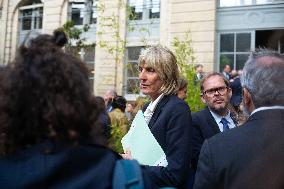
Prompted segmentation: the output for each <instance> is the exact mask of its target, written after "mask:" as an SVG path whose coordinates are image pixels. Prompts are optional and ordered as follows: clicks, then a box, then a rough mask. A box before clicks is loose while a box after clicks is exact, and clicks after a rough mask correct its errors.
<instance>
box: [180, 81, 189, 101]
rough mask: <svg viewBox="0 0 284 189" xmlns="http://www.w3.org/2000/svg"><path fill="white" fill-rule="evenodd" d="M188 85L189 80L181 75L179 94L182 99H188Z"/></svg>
mask: <svg viewBox="0 0 284 189" xmlns="http://www.w3.org/2000/svg"><path fill="white" fill-rule="evenodd" d="M187 85H188V81H187V80H186V79H185V78H183V77H181V78H180V79H179V89H178V94H177V96H178V97H179V98H180V99H182V100H185V99H186V93H187Z"/></svg>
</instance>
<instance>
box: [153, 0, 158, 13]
mask: <svg viewBox="0 0 284 189" xmlns="http://www.w3.org/2000/svg"><path fill="white" fill-rule="evenodd" d="M152 2H153V6H152V13H158V12H160V0H153V1H152Z"/></svg>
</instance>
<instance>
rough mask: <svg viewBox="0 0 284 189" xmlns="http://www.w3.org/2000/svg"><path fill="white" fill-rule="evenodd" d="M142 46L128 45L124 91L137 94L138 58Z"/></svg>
mask: <svg viewBox="0 0 284 189" xmlns="http://www.w3.org/2000/svg"><path fill="white" fill-rule="evenodd" d="M142 49H143V47H128V48H127V56H126V57H127V62H126V69H125V70H126V71H125V78H126V79H125V80H126V85H125V93H126V94H139V91H140V90H139V78H138V75H139V72H138V58H139V55H140V52H141V50H142Z"/></svg>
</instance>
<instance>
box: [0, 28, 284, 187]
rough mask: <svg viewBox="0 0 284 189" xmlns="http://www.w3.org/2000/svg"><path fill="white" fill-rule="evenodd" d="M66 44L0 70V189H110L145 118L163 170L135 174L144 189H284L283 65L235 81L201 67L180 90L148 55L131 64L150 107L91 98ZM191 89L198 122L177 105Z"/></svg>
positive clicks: (38, 44)
mask: <svg viewBox="0 0 284 189" xmlns="http://www.w3.org/2000/svg"><path fill="white" fill-rule="evenodd" d="M67 40H68V39H67V36H66V34H65V33H64V32H62V31H60V30H56V31H55V32H54V33H53V35H48V34H42V35H39V36H37V37H35V38H33V39H31V40H30V41H28V42H26V43H24V44H23V45H21V46H20V47H19V49H18V51H17V55H16V58H15V60H14V61H13V62H12V63H11V64H9V65H7V66H5V67H1V68H0V186H1V187H3V188H6V189H12V188H96V189H108V188H113V187H114V186H113V185H112V179H113V173H114V169H115V165H116V162H117V161H118V160H121V159H128V160H130V161H131V160H132V159H133V157H132V155H131V152H130V151H123V149H122V146H121V144H120V140H121V138H122V137H123V135H125V134H126V133H127V132H128V130H129V127H130V125H131V122H132V120H133V118H134V116H135V114H136V112H137V111H138V110H142V111H143V114H144V118H145V121H146V123H147V124H148V127H149V129H150V131H151V133H152V134H153V136H154V138H155V139H156V140H157V142H158V144H159V145H160V146H161V148H162V150H163V151H164V153H165V155H166V160H167V165H166V166H149V165H141V167H140V168H141V171H142V179H143V182H144V188H149V189H150V188H161V187H174V188H188V189H191V188H194V189H210V188H212V189H215V188H216V189H219V188H224V189H227V188H248V189H253V188H257V189H259V188H273V189H282V188H284V180H283V178H284V161H283V159H284V151H283V149H284V141H283V139H282V136H283V134H284V127H283V123H284V82H283V81H284V57H283V56H282V55H280V54H279V53H277V52H274V51H271V50H267V49H260V50H258V51H255V52H252V53H251V55H250V57H249V59H248V60H247V62H246V64H245V66H244V68H243V71H242V73H240V72H237V71H231V68H230V66H229V65H226V66H225V67H224V71H223V72H222V73H217V72H212V73H208V74H205V73H204V72H203V66H202V65H200V64H198V65H196V66H195V70H196V76H195V77H194V81H187V80H186V79H185V78H183V77H182V76H180V73H179V69H178V65H177V60H176V58H175V55H174V54H173V53H172V52H171V50H169V49H168V48H166V47H163V46H160V45H154V46H149V47H147V48H146V49H144V50H143V51H142V52H141V54H140V56H139V60H138V66H139V76H138V77H139V80H140V86H139V87H140V90H141V92H142V93H143V94H144V95H145V96H147V97H148V98H149V100H148V101H147V100H145V98H144V97H142V98H141V97H140V98H138V99H137V101H136V102H127V100H126V99H125V98H124V97H123V96H120V95H118V94H117V93H116V91H115V90H108V91H106V93H105V95H104V97H100V96H94V94H93V93H92V91H91V87H90V83H89V80H88V69H87V68H86V67H85V64H84V63H83V62H82V61H81V60H80V59H78V58H77V57H75V56H73V55H71V54H68V53H67V52H65V51H64V48H63V47H64V45H65V44H66V43H67ZM188 82H194V84H196V85H199V86H200V92H201V94H200V98H201V101H202V102H203V103H204V104H205V105H206V108H205V109H203V110H201V111H199V112H195V113H191V111H190V107H189V106H188V104H187V103H186V102H185V101H184V100H185V99H186V98H187V96H188V95H186V93H187V85H188ZM189 98H190V94H189ZM244 117H245V118H244ZM141 142H143V141H141Z"/></svg>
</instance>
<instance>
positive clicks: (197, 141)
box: [191, 107, 237, 171]
mask: <svg viewBox="0 0 284 189" xmlns="http://www.w3.org/2000/svg"><path fill="white" fill-rule="evenodd" d="M231 118H232V120H233V121H234V123H235V125H237V122H236V120H235V119H234V117H232V116H231ZM192 126H193V130H192V137H191V146H192V148H191V149H192V153H191V154H192V155H191V167H192V168H193V170H194V171H196V169H197V163H198V157H199V153H200V149H201V146H202V144H203V142H204V141H205V139H209V138H211V137H212V136H214V135H216V134H218V133H220V132H221V131H220V129H219V126H218V124H217V123H216V121H215V119H214V117H213V116H212V114H211V112H210V110H209V108H208V107H206V108H205V109H204V110H201V111H200V112H196V113H194V114H192Z"/></svg>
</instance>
